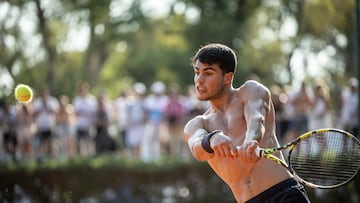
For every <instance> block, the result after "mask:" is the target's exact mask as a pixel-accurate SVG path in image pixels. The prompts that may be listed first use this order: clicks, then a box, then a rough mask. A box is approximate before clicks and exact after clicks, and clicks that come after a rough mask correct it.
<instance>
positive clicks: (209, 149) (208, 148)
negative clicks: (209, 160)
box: [201, 130, 221, 153]
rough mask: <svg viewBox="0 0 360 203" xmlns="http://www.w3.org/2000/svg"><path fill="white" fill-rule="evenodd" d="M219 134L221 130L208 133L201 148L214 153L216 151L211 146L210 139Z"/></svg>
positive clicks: (202, 141)
mask: <svg viewBox="0 0 360 203" xmlns="http://www.w3.org/2000/svg"><path fill="white" fill-rule="evenodd" d="M218 132H221V130H214V131H212V132H211V133H208V134H207V135H205V136H204V137H203V139H202V140H201V146H202V148H203V149H204V150H205V151H206V152H208V153H214V150H213V149H212V148H211V146H210V138H211V137H212V136H213V135H215V134H216V133H218Z"/></svg>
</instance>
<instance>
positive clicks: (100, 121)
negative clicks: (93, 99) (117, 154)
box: [95, 93, 116, 154]
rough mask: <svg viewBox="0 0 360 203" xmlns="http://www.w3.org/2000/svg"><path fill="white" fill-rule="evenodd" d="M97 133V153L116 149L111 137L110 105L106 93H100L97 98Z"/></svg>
mask: <svg viewBox="0 0 360 203" xmlns="http://www.w3.org/2000/svg"><path fill="white" fill-rule="evenodd" d="M95 119H96V121H95V123H96V135H95V149H96V154H101V153H104V152H112V151H115V150H116V144H115V141H114V140H113V139H112V138H111V137H110V135H109V131H108V127H109V121H110V119H109V107H108V104H107V97H106V95H105V93H100V95H99V96H98V100H97V111H96V115H95Z"/></svg>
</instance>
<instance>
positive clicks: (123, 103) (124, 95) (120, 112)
mask: <svg viewBox="0 0 360 203" xmlns="http://www.w3.org/2000/svg"><path fill="white" fill-rule="evenodd" d="M128 94H129V92H128V91H122V92H121V93H120V95H119V96H118V97H117V98H116V99H115V102H114V110H115V120H116V121H117V131H118V132H119V135H120V138H121V148H124V149H126V148H127V146H126V143H127V141H126V137H127V128H126V126H127V120H128V119H127V118H128V115H127V112H126V108H127V103H128V101H127V100H128Z"/></svg>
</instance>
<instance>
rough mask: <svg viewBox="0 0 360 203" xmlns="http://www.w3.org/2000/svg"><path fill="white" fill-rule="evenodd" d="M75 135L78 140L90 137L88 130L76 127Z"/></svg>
mask: <svg viewBox="0 0 360 203" xmlns="http://www.w3.org/2000/svg"><path fill="white" fill-rule="evenodd" d="M76 135H77V138H78V140H79V139H90V133H89V130H83V129H77V130H76Z"/></svg>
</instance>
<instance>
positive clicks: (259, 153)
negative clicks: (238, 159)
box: [236, 146, 264, 157]
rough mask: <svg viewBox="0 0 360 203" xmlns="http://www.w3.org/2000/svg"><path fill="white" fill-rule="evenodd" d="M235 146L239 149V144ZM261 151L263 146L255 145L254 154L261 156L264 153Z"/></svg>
mask: <svg viewBox="0 0 360 203" xmlns="http://www.w3.org/2000/svg"><path fill="white" fill-rule="evenodd" d="M236 148H237V149H238V150H239V149H240V146H236ZM263 152H264V149H263V148H259V147H257V148H256V149H255V154H256V156H258V157H262V156H263V155H264V154H263Z"/></svg>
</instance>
